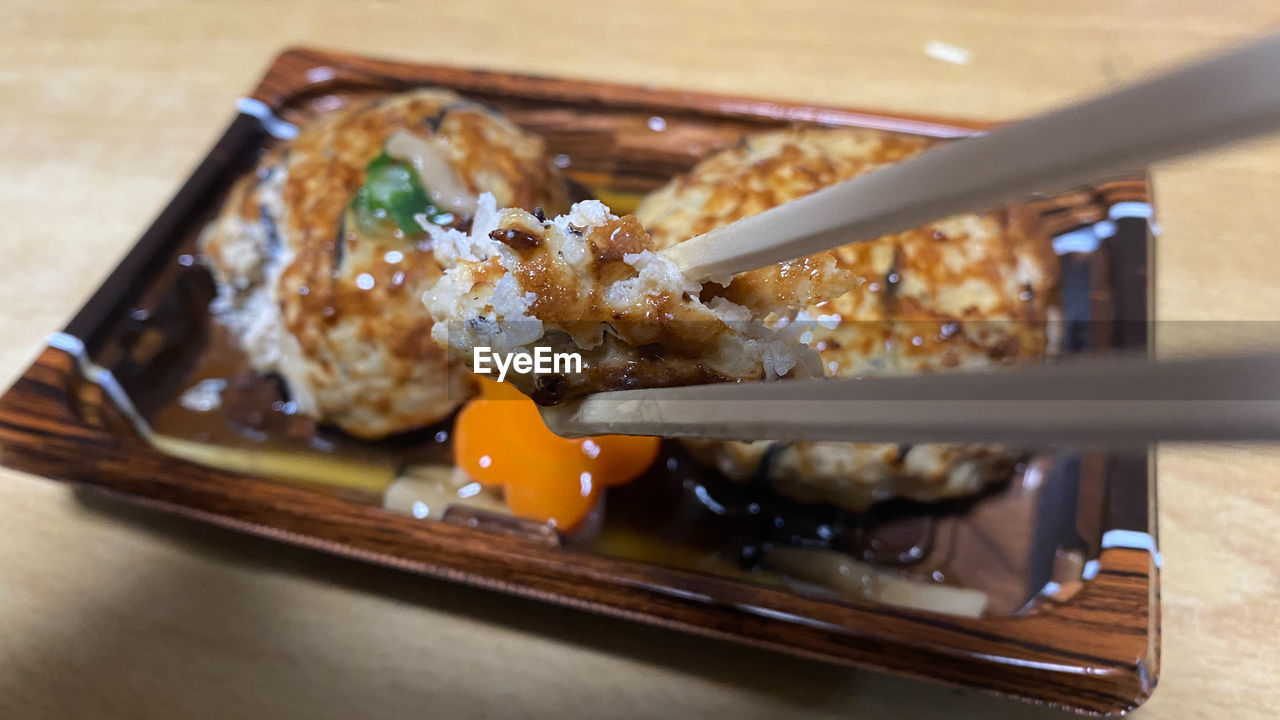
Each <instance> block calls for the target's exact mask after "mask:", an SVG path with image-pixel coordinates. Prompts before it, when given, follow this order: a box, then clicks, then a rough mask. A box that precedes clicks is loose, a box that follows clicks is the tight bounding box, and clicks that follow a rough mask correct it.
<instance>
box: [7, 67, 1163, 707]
mask: <svg viewBox="0 0 1280 720" xmlns="http://www.w3.org/2000/svg"><path fill="white" fill-rule="evenodd" d="M416 86H442V87H447V88H451V89H454V90H456V91H457V92H459V93H460V94H462V95H464V96H467V97H469V98H473V99H476V100H479V101H481V102H483V103H486V104H488V105H491V106H494V107H496V108H498V109H500V110H502V111H503V112H505V113H506V114H507V115H508V116H510V117H511V118H512V119H513V120H515V121H516V122H517V123H519V124H521V125H523V126H524V127H526V128H527V129H529V130H532V131H533V132H536V133H538V134H539V135H541V136H543V137H544V138H545V139H546V140H547V143H548V145H549V148H550V150H551V152H552V153H553V154H555V155H556V156H557V159H558V160H560V161H561V162H558V164H561V165H563V166H564V170H565V173H566V174H567V175H568V176H569V177H570V178H571V180H573V181H575V182H576V183H577V184H578V185H579V186H581V187H582V188H584V189H585V190H586V191H587V192H589V193H591V194H596V195H599V196H601V197H603V198H604V199H606V200H609V201H612V202H614V203H615V204H621V205H623V206H625V205H626V204H627V202H629V200H628V198H634V197H635V196H637V195H638V194H639V193H642V192H645V191H647V190H650V189H652V188H655V187H657V186H658V185H660V184H662V183H663V182H665V181H666V180H667V179H669V178H670V177H671V176H672V175H674V174H676V173H678V172H680V171H682V170H685V169H687V168H689V167H691V166H692V165H693V164H694V163H695V162H697V161H698V160H699V159H701V158H702V157H704V156H705V155H706V154H708V153H710V152H712V151H715V150H717V149H720V148H723V147H727V146H729V145H731V144H732V143H734V142H735V141H736V140H737V139H738V138H739V137H740V136H741V135H742V134H743V133H744V132H749V131H752V130H762V129H768V128H773V127H780V126H785V125H788V124H793V123H800V124H805V123H809V124H822V125H848V126H860V127H872V128H878V129H883V130H888V131H893V132H901V133H909V134H922V135H927V136H932V137H943V138H952V137H963V136H965V135H967V134H971V133H973V132H975V131H979V130H981V129H982V128H984V127H985V126H986V125H985V124H983V123H972V122H956V121H945V120H937V119H929V118H914V117H900V116H890V115H883V114H876V113H869V112H862V111H854V110H847V109H841V108H827V107H818V106H812V105H805V104H799V103H788V102H775V101H768V100H758V99H747V98H734V97H725V96H718V95H709V94H704V93H688V92H678V91H668V90H655V89H650V88H641V87H631V86H621V85H612V84H606V83H595V82H582V81H574V80H563V79H549V78H535V77H524V76H518V75H510V74H504V73H493V72H480V71H473V70H463V69H457V68H449V67H439V66H423V65H413V64H406V63H397V62H384V61H377V60H370V59H365V58H359V57H353V56H349V55H342V54H337V53H331V52H324V51H316V50H305V49H299V50H290V51H287V52H285V53H283V54H282V55H280V56H279V57H278V58H277V59H276V60H275V61H274V63H273V64H272V65H271V67H270V68H269V70H268V72H267V74H266V76H265V77H264V78H263V80H262V82H261V84H260V85H259V86H258V88H257V89H256V90H255V91H254V93H253V95H252V96H251V97H249V98H246V99H243V100H242V101H241V102H240V105H239V109H240V113H239V115H238V116H237V117H236V118H235V120H234V121H233V122H232V124H231V126H230V127H229V128H228V130H227V131H226V133H225V134H224V136H223V137H222V139H221V140H219V142H218V143H217V145H216V146H215V147H214V148H213V150H212V151H211V152H210V153H209V155H208V156H207V157H206V158H205V160H204V161H203V162H202V163H201V164H200V166H199V167H198V168H197V169H196V171H195V172H194V174H193V175H192V176H191V177H190V178H189V179H188V180H187V182H186V183H185V184H184V185H183V187H182V188H181V190H180V191H179V192H178V194H177V195H176V196H175V197H174V199H173V201H172V202H171V203H170V204H169V206H168V207H167V208H166V209H165V210H164V211H163V213H162V214H161V215H160V217H159V218H158V219H157V220H156V222H155V223H154V225H153V226H152V227H151V228H150V229H149V230H148V231H147V232H146V233H145V234H144V235H143V236H142V238H141V239H140V240H139V242H138V244H137V245H136V247H135V248H134V249H133V250H132V251H131V252H130V253H129V254H128V255H127V256H126V257H125V259H124V260H123V261H122V262H121V263H120V265H119V267H117V268H116V270H115V271H114V272H113V273H112V275H111V276H110V277H109V278H108V280H107V281H106V282H105V283H104V285H103V286H102V287H101V288H100V289H99V290H98V291H97V292H96V293H95V294H94V296H93V297H92V299H91V300H90V301H89V302H88V303H87V304H86V305H85V307H84V308H83V309H82V310H81V311H80V313H79V314H78V315H77V316H76V317H75V319H74V320H72V322H71V323H70V324H69V325H68V326H67V328H66V329H65V330H64V331H63V332H61V333H56V334H55V335H54V336H53V339H52V340H51V343H50V346H49V347H48V348H46V349H45V350H44V351H43V352H42V353H41V355H40V356H39V358H38V360H37V361H36V362H35V364H33V365H32V367H31V368H29V369H28V370H27V372H26V373H25V374H24V375H23V376H22V377H21V378H20V379H19V380H18V381H17V383H16V384H15V385H14V386H13V387H12V388H11V389H10V390H9V391H8V392H7V393H6V394H5V395H4V396H3V398H0V462H3V463H4V464H6V465H8V466H11V467H14V468H17V469H21V470H25V471H28V472H33V473H37V474H40V475H44V476H47V477H50V478H56V479H59V480H65V481H70V482H75V483H80V484H83V485H87V486H91V487H94V488H98V489H101V490H103V491H106V492H110V493H114V494H117V495H121V496H124V497H127V498H129V499H132V500H135V501H138V502H141V503H145V504H149V505H154V506H159V507H163V508H165V509H168V510H171V511H174V512H178V513H181V514H184V515H189V516H192V517H197V518H200V519H202V520H206V521H209V522H213V523H216V524H219V525H224V526H228V527H232V528H236V529H239V530H242V531H245V532H250V533H254V534H258V535H264V536H268V537H274V538H277V539H279V540H282V541H285V542H289V543H294V544H298V545H304V546H308V547H312V548H316V549H319V550H324V551H327V552H332V553H335V554H340V555H346V556H351V557H357V558H361V559H365V560H368V561H370V562H376V563H380V564H384V565H389V566H393V567H398V568H402V569H405V570H409V571H413V572H419V573H425V574H430V575H436V576H440V577H445V578H449V579H453V580H456V581H459V582H464V583H469V584H473V585H479V586H484V587H490V588H494V589H499V590H502V591H505V592H509V593H512V594H515V595H520V596H524V597H529V598H535V599H538V600H544V601H548V602H554V603H559V604H563V605H568V606H573V607H578V608H581V609H584V610H590V611H594V612H600V613H604V614H608V615H613V616H617V617H622V618H628V619H631V620H635V621H639V622H646V623H652V624H655V625H663V626H668V627H674V628H679V629H682V630H686V631H689V632H694V633H700V634H704V635H711V636H716V637H722V638H727V639H731V640H735V641H739V642H745V643H750V644H754V645H760V646H766V647H770V648H774V649H777V650H781V651H784V652H789V653H794V654H799V655H805V656H809V657H816V658H821V659H824V660H829V661H833V662H840V663H848V664H854V665H859V666H865V667H875V668H881V669H885V670H889V671H892V672H897V673H901V674H906V675H914V676H920V677H927V678H932V679H935V680H940V681H945V682H951V683H958V684H963V685H967V686H972V687H977V688H982V689H986V690H990V691H995V692H999V693H1004V694H1008V695H1013V696H1017V697H1020V698H1024V699H1028V700H1033V701H1037V702H1044V703H1050V704H1054V705H1059V706H1062V707H1065V708H1069V709H1073V710H1076V711H1080V712H1087V713H1117V712H1124V711H1127V710H1129V709H1131V708H1133V707H1135V706H1137V705H1138V704H1140V703H1141V702H1142V701H1143V700H1144V699H1145V698H1146V697H1147V696H1148V695H1149V694H1150V692H1151V691H1152V689H1153V687H1154V685H1155V682H1156V676H1157V672H1158V667H1159V571H1158V566H1159V553H1158V551H1157V550H1156V549H1155V542H1154V538H1155V536H1156V534H1155V517H1156V515H1155V479H1154V473H1153V467H1152V464H1151V463H1150V462H1149V459H1148V458H1147V457H1112V456H1102V455H1097V454H1084V455H1072V454H1066V455H1063V454H1059V455H1056V456H1054V457H1058V458H1066V459H1065V460H1060V461H1054V463H1055V464H1053V465H1050V466H1046V467H1051V468H1056V469H1054V470H1053V472H1055V473H1064V472H1065V473H1069V474H1070V484H1069V485H1068V486H1064V487H1069V492H1061V493H1058V494H1057V495H1053V494H1043V493H1042V494H1041V495H1039V496H1036V497H1037V500H1036V502H1038V503H1039V504H1040V505H1041V506H1042V507H1041V509H1040V511H1039V512H1040V514H1039V515H1037V516H1036V517H1041V518H1043V517H1051V516H1054V515H1055V514H1056V515H1059V516H1063V517H1066V518H1067V520H1068V522H1067V523H1066V525H1064V526H1063V527H1065V528H1066V530H1067V531H1069V532H1070V533H1071V535H1072V537H1073V538H1076V539H1078V540H1079V542H1080V556H1079V558H1078V559H1079V560H1081V561H1085V562H1084V565H1083V568H1082V569H1081V570H1080V572H1079V577H1078V578H1076V579H1075V580H1074V581H1073V582H1071V583H1058V582H1056V581H1046V579H1047V578H1048V576H1047V575H1046V576H1045V577H1043V578H1040V577H1039V576H1037V578H1038V579H1036V580H1035V581H1036V582H1037V583H1041V584H1043V585H1044V590H1043V592H1042V593H1041V594H1039V595H1037V596H1036V597H1035V598H1034V602H1028V603H1027V604H1026V606H1025V607H1021V608H1019V609H1018V610H1017V611H1016V612H1012V611H1011V612H1006V613H987V614H985V615H983V616H980V617H958V616H954V615H948V614H941V613H934V612H926V611H921V610H909V609H905V608H903V607H895V606H892V605H887V604H884V603H880V602H876V601H871V600H857V599H850V598H832V597H827V596H823V595H821V594H813V593H806V592H797V591H796V590H795V589H793V588H784V587H779V586H777V585H776V584H774V585H771V584H768V583H756V582H746V581H743V580H741V579H738V578H735V577H732V576H718V575H714V574H707V573H700V572H694V571H690V570H688V569H679V568H673V567H670V566H667V565H665V564H663V563H660V562H642V561H638V560H634V559H627V558H625V557H620V556H611V555H608V554H603V553H599V552H591V551H588V550H584V549H582V548H576V547H569V546H565V544H564V543H562V542H560V539H559V537H558V536H557V535H556V533H555V532H554V531H550V532H546V531H544V530H543V529H540V528H531V527H528V525H527V524H522V523H519V522H510V523H504V522H502V521H500V520H498V521H495V520H494V519H492V518H488V519H486V518H477V517H476V516H475V515H471V514H467V513H456V514H451V515H446V516H445V518H444V519H443V520H442V521H423V520H420V519H418V518H415V517H412V516H410V515H405V514H398V513H392V512H387V511H385V510H383V509H382V508H381V507H380V506H378V505H377V504H376V503H371V502H370V501H369V498H368V497H366V496H363V495H362V494H361V492H359V491H352V490H350V489H345V490H344V489H340V488H339V489H335V488H334V487H332V486H328V485H324V484H321V483H318V482H316V483H309V482H307V477H306V472H305V470H304V471H302V472H301V477H298V476H296V475H298V473H297V472H295V473H294V474H295V477H293V478H292V481H290V482H283V481H281V480H280V479H279V478H276V479H269V478H263V477H257V476H255V475H256V473H250V472H245V473H241V472H233V471H230V470H228V469H226V466H225V465H224V466H222V469H219V468H218V467H215V466H211V465H208V464H200V463H197V462H190V461H186V460H182V459H178V458H177V457H175V456H174V454H173V453H166V452H162V451H161V450H159V449H157V447H156V446H155V445H154V444H153V443H152V442H148V440H147V439H146V437H144V433H145V431H144V430H143V428H141V427H140V425H139V420H138V418H139V417H142V418H144V419H145V418H147V417H150V416H152V415H153V414H154V413H155V412H157V408H159V407H160V406H161V405H162V404H163V403H164V402H166V398H170V399H171V398H172V397H173V396H174V393H175V392H177V391H178V390H180V389H181V387H183V386H185V384H186V383H188V382H190V380H191V378H192V375H191V373H192V372H193V368H196V367H198V366H199V365H200V363H201V362H202V360H201V357H202V353H207V347H208V346H209V345H210V344H211V343H213V344H216V343H217V342H221V340H219V339H218V337H217V336H216V334H215V331H214V330H213V329H211V328H212V326H211V324H210V323H208V321H207V312H206V303H207V300H208V297H209V292H210V290H209V287H208V283H209V281H208V279H207V277H204V276H202V275H201V273H202V272H203V271H202V270H201V269H200V268H199V267H197V266H195V265H196V264H195V263H193V262H192V257H191V255H192V253H193V252H194V238H195V235H196V234H197V233H198V231H199V229H200V227H201V226H202V224H203V222H204V221H205V220H207V219H208V217H209V216H210V215H211V214H212V213H213V211H214V210H215V209H216V208H217V206H218V203H219V202H220V200H221V197H222V195H223V193H224V192H225V191H226V189H227V187H228V186H229V184H230V183H231V182H232V181H233V180H234V179H235V178H236V177H237V176H238V175H239V174H241V173H243V172H245V171H246V170H247V169H248V168H249V167H250V166H251V165H252V163H253V161H254V160H255V158H256V157H258V155H259V154H260V153H261V152H262V150H263V149H264V148H266V147H269V146H270V145H271V144H272V143H274V142H277V141H279V139H280V138H285V137H288V136H289V135H290V134H291V132H292V129H293V127H294V126H295V124H297V123H301V122H305V120H306V119H307V118H309V117H311V116H314V115H315V114H317V113H319V112H322V111H325V110H328V109H332V108H335V107H339V106H341V105H343V104H345V103H346V102H349V101H350V100H351V99H352V98H353V97H358V96H366V95H369V94H376V93H386V92H390V91H395V90H403V89H407V88H412V87H416ZM1030 206H1031V207H1033V208H1035V210H1036V211H1037V212H1038V213H1039V214H1040V217H1041V219H1042V221H1043V223H1044V225H1045V227H1046V228H1047V229H1048V231H1049V232H1051V233H1052V234H1053V235H1054V236H1055V238H1056V240H1055V246H1056V247H1057V248H1058V249H1059V254H1060V256H1061V261H1062V268H1063V283H1064V284H1065V285H1067V286H1069V289H1070V288H1074V289H1073V290H1070V292H1069V293H1067V294H1066V295H1064V298H1063V304H1064V312H1065V313H1066V315H1067V320H1066V325H1065V327H1066V339H1065V343H1066V345H1067V346H1068V349H1069V350H1073V351H1082V350H1106V349H1111V348H1125V349H1143V348H1146V347H1147V346H1148V343H1149V337H1148V335H1149V332H1150V324H1149V320H1150V312H1151V305H1150V300H1149V298H1150V292H1151V283H1150V280H1149V277H1150V272H1151V265H1152V247H1151V237H1150V233H1149V231H1148V230H1149V228H1148V220H1149V217H1150V205H1149V189H1148V187H1147V184H1146V181H1145V180H1144V179H1140V178H1138V179H1127V180H1118V181H1114V182H1107V183H1102V184H1099V185H1098V186H1096V187H1092V188H1085V189H1082V190H1080V191H1077V192H1073V193H1067V194H1064V195H1060V196H1055V197H1054V198H1046V199H1043V200H1038V201H1035V202H1034V203H1030ZM214 449H215V450H216V447H215V448H214ZM374 451H375V452H376V448H375V449H374ZM186 456H187V457H193V456H192V455H191V454H190V453H187V454H186ZM194 459H198V458H194ZM268 474H269V473H268ZM1024 481H1025V480H1019V482H1024ZM980 502H981V501H980ZM1063 527H1059V528H1057V530H1055V532H1059V531H1062V530H1063ZM1049 535H1050V533H1049V531H1048V529H1045V528H1040V529H1037V531H1036V532H1035V533H1033V534H1032V535H1031V536H1030V537H1031V541H1030V544H1031V545H1032V546H1033V547H1030V548H1029V549H1027V550H1026V552H1027V553H1028V555H1031V554H1033V553H1039V554H1040V555H1041V556H1043V555H1044V553H1045V551H1046V547H1047V548H1048V551H1049V553H1050V554H1052V551H1053V548H1054V546H1043V542H1049V541H1052V539H1053V538H1051V537H1049ZM1046 538H1047V539H1046ZM1042 541H1043V542H1042ZM1025 564H1026V565H1027V567H1029V568H1030V567H1032V566H1034V565H1035V563H1034V562H1031V561H1027V563H1025ZM1019 567H1021V565H1019ZM1028 572H1030V571H1028ZM1037 572H1038V571H1037ZM1046 572H1047V571H1046ZM1064 584H1065V585H1070V586H1071V587H1063V585H1064ZM1037 587H1039V585H1037Z"/></svg>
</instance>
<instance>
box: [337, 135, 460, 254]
mask: <svg viewBox="0 0 1280 720" xmlns="http://www.w3.org/2000/svg"><path fill="white" fill-rule="evenodd" d="M365 174H366V180H365V183H364V185H363V186H362V187H361V188H360V189H359V190H357V191H356V195H355V198H353V199H352V200H351V211H352V213H354V214H355V219H356V223H357V224H359V225H360V227H361V229H362V230H366V231H377V230H381V229H385V228H386V224H387V221H390V222H392V223H395V225H396V227H398V228H400V229H401V230H403V231H404V232H405V234H408V235H421V234H422V232H423V230H422V226H421V225H419V224H418V221H417V220H415V219H414V216H415V215H426V216H427V220H428V221H430V222H432V223H435V224H437V225H447V224H449V223H450V222H453V213H450V212H448V211H447V210H442V209H440V208H439V207H437V206H436V205H435V204H434V203H432V202H431V198H430V196H428V195H427V191H426V190H425V189H424V188H423V187H422V182H421V181H420V180H418V173H417V172H416V171H414V169H413V166H412V165H410V164H409V163H407V162H404V161H401V160H397V159H395V158H393V157H391V156H390V155H387V154H386V153H385V152H383V153H382V154H380V155H378V157H376V158H374V159H373V162H371V163H369V166H368V167H367V168H365Z"/></svg>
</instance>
